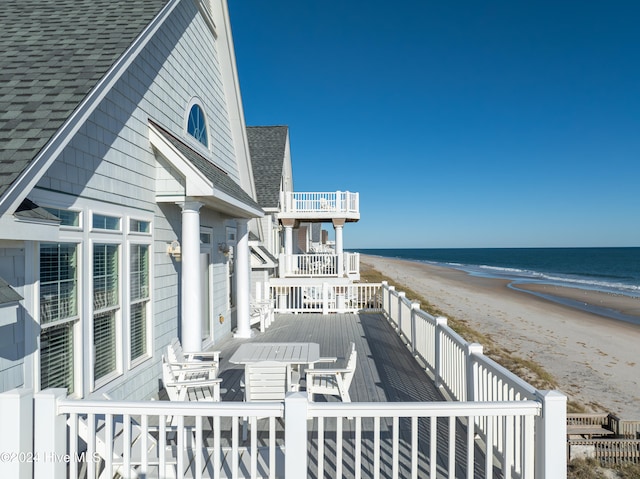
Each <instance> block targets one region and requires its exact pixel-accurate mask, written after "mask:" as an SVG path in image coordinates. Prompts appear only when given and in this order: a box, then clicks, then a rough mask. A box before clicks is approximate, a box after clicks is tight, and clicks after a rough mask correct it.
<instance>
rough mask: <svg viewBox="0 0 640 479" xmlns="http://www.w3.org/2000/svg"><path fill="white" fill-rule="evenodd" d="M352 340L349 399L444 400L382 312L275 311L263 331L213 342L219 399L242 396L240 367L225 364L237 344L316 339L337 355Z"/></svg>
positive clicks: (322, 349) (324, 352)
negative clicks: (217, 353)
mask: <svg viewBox="0 0 640 479" xmlns="http://www.w3.org/2000/svg"><path fill="white" fill-rule="evenodd" d="M254 331H255V330H254ZM352 341H353V342H354V343H355V345H356V351H358V364H357V367H356V373H355V376H354V379H353V383H352V384H351V388H350V390H349V392H350V395H351V400H352V401H353V402H378V401H385V402H394V401H444V400H445V398H444V397H443V396H442V394H441V393H440V391H439V390H438V389H437V388H436V387H435V385H434V384H433V383H432V382H431V381H430V380H429V377H428V376H427V374H426V373H425V371H424V369H422V368H421V367H420V365H419V364H418V363H417V362H416V361H415V359H414V358H413V357H412V355H411V353H410V351H409V350H408V349H407V348H406V347H405V345H404V344H403V343H402V341H401V340H400V338H399V337H398V336H397V334H395V332H394V331H393V329H392V328H391V326H390V325H389V323H388V322H387V321H386V320H385V318H384V316H383V315H382V314H331V315H321V314H281V315H277V316H276V320H275V321H274V323H273V324H272V325H271V327H270V328H269V329H267V330H266V331H265V332H264V333H260V332H257V331H256V334H255V336H254V337H253V338H251V339H235V338H229V339H227V340H225V341H222V342H220V343H218V344H216V347H215V349H216V350H219V351H220V352H221V354H220V373H219V376H220V377H221V378H222V388H223V393H222V400H223V401H242V400H243V395H242V391H241V388H240V380H241V379H242V376H243V374H244V367H243V366H242V365H236V364H231V363H229V358H230V357H231V355H232V354H233V353H234V352H235V351H236V349H238V347H239V346H240V345H241V344H242V343H245V342H314V343H318V344H320V355H321V356H334V357H340V356H342V355H343V354H344V352H345V351H346V350H347V347H348V346H349V343H350V342H352ZM326 367H331V366H330V365H328V366H326ZM326 399H327V400H337V401H339V399H338V398H333V397H329V398H326ZM319 400H322V398H320V399H319Z"/></svg>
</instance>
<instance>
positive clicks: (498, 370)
mask: <svg viewBox="0 0 640 479" xmlns="http://www.w3.org/2000/svg"><path fill="white" fill-rule="evenodd" d="M472 361H475V362H476V363H477V364H480V365H482V366H483V367H485V368H486V369H488V370H490V371H492V372H493V373H495V374H497V375H500V376H503V377H505V378H508V380H509V383H510V384H511V385H512V386H514V387H516V388H517V389H519V390H520V391H519V392H520V393H522V394H523V395H524V396H527V397H529V398H535V397H536V393H537V389H536V388H535V387H533V386H532V385H531V384H529V383H528V382H527V381H525V380H524V379H522V378H521V377H520V376H518V375H516V374H514V373H513V372H511V371H509V370H508V369H507V368H505V367H504V366H502V365H501V364H499V363H497V362H495V361H494V360H493V359H491V358H490V357H488V356H485V355H484V354H483V355H475V354H474V355H472Z"/></svg>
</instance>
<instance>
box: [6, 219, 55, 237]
mask: <svg viewBox="0 0 640 479" xmlns="http://www.w3.org/2000/svg"><path fill="white" fill-rule="evenodd" d="M0 231H2V236H1V237H0V240H11V241H54V242H55V241H58V240H59V238H60V225H59V223H58V222H37V221H35V220H21V219H18V218H16V217H14V216H13V215H4V216H2V217H0Z"/></svg>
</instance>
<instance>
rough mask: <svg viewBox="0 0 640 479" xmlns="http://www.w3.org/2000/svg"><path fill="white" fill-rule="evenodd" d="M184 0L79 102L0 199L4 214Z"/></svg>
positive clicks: (165, 10)
mask: <svg viewBox="0 0 640 479" xmlns="http://www.w3.org/2000/svg"><path fill="white" fill-rule="evenodd" d="M181 1H182V0H170V1H169V2H168V3H167V4H166V5H165V6H164V8H163V9H162V10H161V11H160V13H159V14H158V15H156V17H155V18H154V19H153V20H152V21H151V23H149V25H147V27H146V28H145V29H144V30H143V31H142V33H141V34H140V35H138V37H137V38H136V39H135V40H134V41H133V43H132V44H131V46H130V47H129V48H128V49H127V50H126V51H125V52H124V53H123V54H122V55H121V56H120V58H118V59H117V60H116V62H115V63H114V64H113V66H112V67H111V69H110V70H109V71H108V72H107V73H106V74H105V76H104V77H102V79H101V80H100V81H99V82H98V84H97V85H96V86H95V87H93V89H92V90H91V91H90V92H89V94H88V95H87V96H86V97H85V98H84V100H83V101H82V102H81V103H80V105H78V107H77V108H76V109H75V110H74V112H73V113H72V114H71V116H70V117H69V118H67V120H66V121H65V122H64V124H63V125H62V126H61V127H60V128H59V129H58V131H56V133H55V134H54V135H53V137H52V138H51V139H50V140H49V142H48V143H47V144H46V145H45V146H44V147H43V148H42V150H40V152H39V153H38V154H37V155H36V157H35V158H34V159H33V160H32V161H31V163H29V166H27V168H25V170H24V171H23V172H22V173H21V174H20V177H19V178H18V179H17V180H16V181H14V182H13V184H12V185H11V186H10V187H9V189H8V190H7V191H6V192H5V194H4V195H3V196H2V197H1V198H0V214H2V213H4V212H7V211H11V212H12V211H14V210H15V209H16V208H17V207H18V206H19V205H20V203H22V201H23V200H24V199H25V198H26V197H27V195H28V194H29V192H30V191H31V190H32V189H33V187H34V186H35V185H36V183H37V182H38V181H40V178H41V177H42V175H43V174H44V173H45V172H46V171H47V170H48V168H49V167H50V166H51V163H53V162H54V161H55V160H56V158H57V157H58V155H60V153H61V152H62V151H63V150H64V148H65V147H66V146H67V144H68V143H69V142H70V141H71V140H72V139H73V136H74V135H75V134H76V133H77V132H78V130H79V129H80V128H81V127H82V125H83V124H84V122H85V121H87V119H88V118H89V116H90V115H91V114H92V113H93V112H94V110H95V109H96V108H97V107H98V105H99V104H100V102H101V101H102V100H103V99H104V97H105V96H106V95H107V94H108V93H109V91H110V90H111V88H112V87H113V86H114V85H115V83H116V82H117V81H118V80H119V79H120V77H121V76H122V74H123V73H124V72H125V71H126V70H127V68H129V66H130V65H131V63H132V62H133V61H134V60H135V58H136V57H137V56H138V54H139V53H140V52H141V51H142V50H143V49H144V48H145V47H146V45H147V43H148V42H149V40H150V39H151V38H152V37H153V36H154V35H155V33H156V32H157V31H158V29H159V28H160V27H161V26H162V24H163V23H164V22H165V21H166V19H167V18H168V17H169V15H170V14H171V13H172V12H173V10H174V9H175V8H176V6H178V5H179V4H180V2H181Z"/></svg>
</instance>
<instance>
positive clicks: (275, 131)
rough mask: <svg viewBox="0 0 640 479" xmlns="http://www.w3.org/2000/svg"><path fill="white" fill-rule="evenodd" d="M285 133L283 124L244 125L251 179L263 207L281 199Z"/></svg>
mask: <svg viewBox="0 0 640 479" xmlns="http://www.w3.org/2000/svg"><path fill="white" fill-rule="evenodd" d="M288 134H289V128H288V127H286V126H250V127H247V139H248V142H249V151H250V153H251V165H252V168H253V180H254V182H255V185H256V195H257V197H258V203H259V204H260V206H262V207H263V208H277V207H278V204H279V202H280V183H281V179H282V171H283V167H284V159H285V154H286V145H287V136H288Z"/></svg>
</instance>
